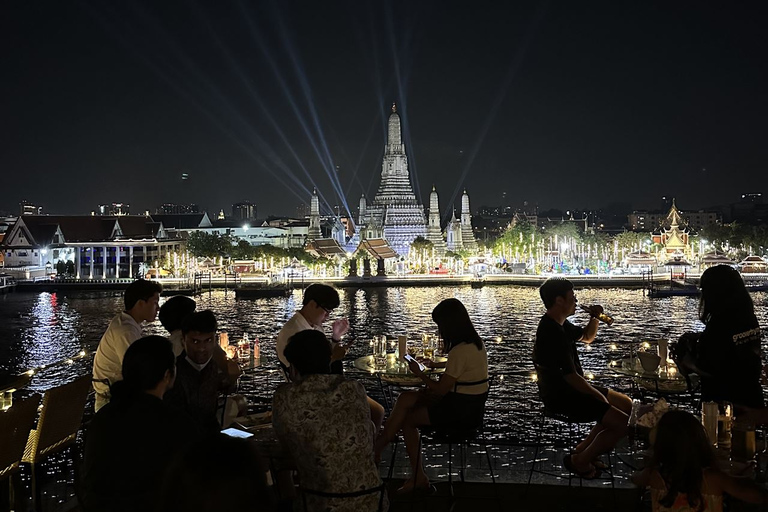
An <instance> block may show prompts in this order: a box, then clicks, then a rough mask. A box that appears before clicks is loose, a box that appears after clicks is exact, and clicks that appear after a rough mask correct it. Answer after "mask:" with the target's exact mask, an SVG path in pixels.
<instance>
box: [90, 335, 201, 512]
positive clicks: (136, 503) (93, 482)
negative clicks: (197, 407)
mask: <svg viewBox="0 0 768 512" xmlns="http://www.w3.org/2000/svg"><path fill="white" fill-rule="evenodd" d="M122 361H123V363H122V376H123V380H122V381H118V382H116V383H115V385H114V386H113V387H112V399H111V401H110V402H109V403H108V404H106V405H105V406H104V407H102V408H101V409H100V410H99V412H98V413H96V415H95V416H94V417H93V420H92V421H91V423H90V425H89V426H88V429H87V431H86V433H85V458H84V461H83V479H82V487H83V494H82V502H81V506H82V508H83V510H85V511H86V512H91V511H92V512H102V511H105V510H110V511H113V512H121V511H125V512H128V511H131V512H134V511H136V510H154V507H155V504H156V503H157V500H158V498H159V496H158V491H159V487H160V482H161V481H162V477H163V472H164V470H165V468H166V467H167V466H168V465H169V464H170V462H171V460H172V459H173V457H174V455H175V454H176V452H177V451H178V450H181V449H183V448H184V447H185V446H186V445H187V444H189V443H190V442H194V441H195V440H196V439H197V432H196V431H195V430H194V429H193V428H190V426H189V418H188V417H187V416H186V415H184V414H182V413H180V412H179V411H175V410H173V409H171V408H170V407H168V406H167V405H166V404H165V403H164V402H163V395H164V394H165V393H166V391H167V390H168V389H169V388H170V387H172V386H173V380H174V377H175V358H174V357H173V351H172V350H171V344H170V343H169V342H168V340H167V339H165V338H163V337H160V336H148V337H146V338H141V339H140V340H137V341H136V342H134V343H133V344H132V345H131V346H130V347H128V349H127V350H126V352H125V357H124V358H123V360H122Z"/></svg>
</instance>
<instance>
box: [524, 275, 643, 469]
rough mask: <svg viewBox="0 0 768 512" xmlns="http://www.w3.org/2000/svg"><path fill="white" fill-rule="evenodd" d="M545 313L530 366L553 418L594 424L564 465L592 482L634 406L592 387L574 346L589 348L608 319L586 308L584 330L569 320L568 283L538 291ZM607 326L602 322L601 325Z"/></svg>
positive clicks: (553, 282) (550, 283)
mask: <svg viewBox="0 0 768 512" xmlns="http://www.w3.org/2000/svg"><path fill="white" fill-rule="evenodd" d="M539 294H540V295H541V299H542V301H543V302H544V306H545V307H546V308H547V311H546V313H545V314H544V316H542V318H541V320H540V321H539V326H538V329H537V330H536V340H535V342H534V348H533V362H534V365H535V366H536V373H537V376H538V386H539V395H540V397H541V399H542V401H543V402H544V405H545V406H546V407H547V408H548V409H549V410H550V411H551V412H553V413H557V414H562V415H565V416H567V417H568V418H569V419H571V420H572V421H574V422H591V421H596V422H597V423H596V424H595V426H594V427H593V428H592V430H591V431H590V433H589V435H588V436H587V437H586V438H585V439H584V440H583V441H581V442H580V443H579V444H578V445H577V446H576V448H575V449H574V451H573V453H571V454H569V455H567V456H566V457H565V459H563V465H564V466H565V467H566V469H568V470H569V471H571V472H572V473H575V474H577V475H579V476H580V477H582V478H588V479H590V478H596V477H598V476H599V474H600V466H602V463H601V462H600V461H599V459H598V457H599V456H600V455H602V454H603V453H606V452H608V451H610V450H611V449H612V448H613V447H614V446H615V445H616V443H617V442H618V441H619V439H621V438H622V437H624V436H625V435H626V432H627V423H628V421H629V414H630V412H631V410H632V401H631V400H630V398H629V397H628V396H626V395H624V394H622V393H619V392H617V391H614V390H612V389H608V388H604V387H602V386H597V385H593V384H590V383H589V382H588V381H587V380H586V379H585V378H584V371H583V370H582V368H581V364H580V363H579V355H578V352H577V349H576V341H583V342H584V343H592V341H594V339H595V336H596V335H597V326H598V318H599V317H606V318H610V317H607V315H605V314H604V313H603V307H602V306H599V305H595V306H591V307H589V308H588V313H589V314H590V316H591V318H590V319H589V322H588V323H587V325H586V326H584V327H578V326H575V325H573V324H572V323H571V322H569V321H568V317H569V316H571V315H573V314H574V313H575V312H576V304H577V300H576V296H575V294H574V293H573V284H572V283H571V282H570V281H568V280H567V279H562V278H551V279H548V280H547V281H546V282H545V283H544V284H543V285H541V287H540V288H539ZM604 321H605V320H604Z"/></svg>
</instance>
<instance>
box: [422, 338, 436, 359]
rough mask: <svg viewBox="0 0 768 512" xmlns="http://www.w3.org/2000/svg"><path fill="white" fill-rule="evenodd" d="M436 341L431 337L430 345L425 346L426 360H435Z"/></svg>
mask: <svg viewBox="0 0 768 512" xmlns="http://www.w3.org/2000/svg"><path fill="white" fill-rule="evenodd" d="M436 344H437V343H436V341H435V339H434V337H433V336H430V337H429V343H427V344H426V345H425V346H424V357H425V358H426V359H430V360H431V359H433V358H434V357H435V345H436Z"/></svg>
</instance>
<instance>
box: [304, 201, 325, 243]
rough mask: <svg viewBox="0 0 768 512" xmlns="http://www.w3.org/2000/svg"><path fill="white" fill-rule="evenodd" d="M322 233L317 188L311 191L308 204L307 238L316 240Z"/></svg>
mask: <svg viewBox="0 0 768 512" xmlns="http://www.w3.org/2000/svg"><path fill="white" fill-rule="evenodd" d="M322 237H323V233H322V231H321V230H320V199H319V198H318V197H317V189H314V190H313V191H312V202H311V203H310V204H309V231H308V232H307V239H308V240H317V239H318V238H322Z"/></svg>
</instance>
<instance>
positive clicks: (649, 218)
mask: <svg viewBox="0 0 768 512" xmlns="http://www.w3.org/2000/svg"><path fill="white" fill-rule="evenodd" d="M673 207H674V209H675V211H677V212H678V214H679V223H680V225H681V226H684V227H686V228H689V229H692V230H694V231H699V230H701V229H702V228H704V227H706V226H712V225H715V224H720V223H721V222H722V217H721V215H720V214H719V213H718V212H715V211H704V210H699V211H696V212H681V211H679V210H677V206H675V200H674V199H672V202H671V204H670V207H669V210H667V211H665V212H661V211H642V210H639V211H634V212H632V213H630V214H629V216H628V220H629V227H630V229H632V231H645V232H651V231H657V230H658V229H660V228H661V227H662V226H663V225H664V224H665V223H667V224H668V221H669V211H670V210H672V208H673Z"/></svg>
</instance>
